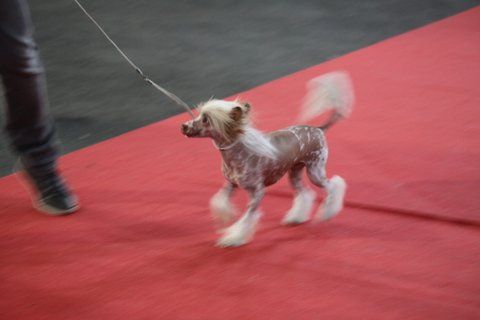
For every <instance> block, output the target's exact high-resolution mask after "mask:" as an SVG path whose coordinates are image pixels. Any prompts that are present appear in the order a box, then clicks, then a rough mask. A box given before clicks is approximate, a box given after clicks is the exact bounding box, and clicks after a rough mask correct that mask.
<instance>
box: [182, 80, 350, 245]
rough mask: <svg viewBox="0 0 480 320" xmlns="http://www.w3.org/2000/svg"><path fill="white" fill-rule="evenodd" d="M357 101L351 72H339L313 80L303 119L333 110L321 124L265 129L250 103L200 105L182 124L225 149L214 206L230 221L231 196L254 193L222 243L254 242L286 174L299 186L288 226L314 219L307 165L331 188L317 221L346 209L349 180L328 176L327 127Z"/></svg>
mask: <svg viewBox="0 0 480 320" xmlns="http://www.w3.org/2000/svg"><path fill="white" fill-rule="evenodd" d="M352 104H353V91H352V89H351V84H350V80H349V77H348V75H346V74H345V73H340V72H335V73H330V74H326V75H323V76H321V77H318V78H315V79H313V80H311V81H310V82H309V92H308V94H307V96H306V98H305V102H304V107H303V112H302V114H301V115H300V119H302V120H306V119H307V120H308V119H309V118H312V117H315V116H317V115H319V114H321V113H324V112H326V111H331V114H330V117H329V118H328V119H327V121H326V122H325V123H324V124H322V125H321V126H318V127H312V126H307V125H296V126H291V127H288V128H285V129H281V130H277V131H273V132H269V133H263V132H261V131H259V130H257V129H255V128H254V126H253V125H252V123H251V121H250V112H251V106H250V104H249V103H245V102H241V101H238V100H235V101H226V100H210V101H208V102H206V103H203V104H201V105H199V106H198V109H199V116H198V117H196V118H195V119H193V120H190V121H187V122H185V123H183V124H182V125H181V131H182V133H183V134H184V135H185V136H187V137H208V138H211V139H213V144H214V145H215V147H216V148H217V149H218V150H219V151H220V153H221V155H222V158H223V164H222V172H223V175H224V177H225V179H226V183H225V185H224V186H223V187H222V188H221V189H220V190H219V191H218V192H217V193H216V194H215V195H214V196H213V197H212V198H211V200H210V209H211V212H212V214H213V216H214V218H215V220H216V221H217V222H218V223H221V224H222V225H224V226H225V225H228V223H229V222H231V221H232V219H233V218H234V217H235V209H234V208H233V206H232V204H231V203H230V198H231V196H232V194H233V192H234V191H235V189H237V188H241V189H244V190H246V191H247V192H248V194H249V197H250V200H249V202H248V206H247V210H246V212H245V213H244V214H243V215H242V216H241V217H240V218H239V219H238V220H237V221H236V222H235V223H233V224H232V225H231V226H229V227H227V228H225V229H223V230H222V233H223V234H222V236H221V237H220V239H219V240H218V242H217V245H218V246H220V247H236V246H241V245H244V244H246V243H248V242H250V241H251V240H252V238H253V235H254V233H255V230H256V226H257V224H258V221H259V219H260V217H261V215H262V214H261V212H260V209H259V207H260V202H261V200H262V198H263V197H264V194H265V188H266V187H268V186H270V185H273V184H274V183H276V182H277V181H278V180H280V178H282V177H283V176H284V175H285V174H288V179H289V181H290V183H291V185H292V187H293V189H294V190H295V198H294V201H293V205H292V207H291V209H290V210H289V211H288V212H287V213H286V215H285V216H284V218H283V220H282V223H283V224H284V225H296V224H301V223H304V222H307V221H308V220H309V219H310V212H311V211H312V208H313V205H314V202H315V198H316V192H314V191H312V190H311V189H309V188H308V187H307V186H306V185H305V184H304V183H303V182H302V173H303V169H304V168H306V171H307V176H308V178H309V179H310V181H311V182H312V183H313V184H314V185H315V186H318V187H320V188H323V189H325V190H326V192H327V196H326V198H325V200H324V201H323V203H322V205H321V208H320V209H319V211H318V213H317V220H320V221H326V220H329V219H331V218H332V217H334V216H335V215H337V214H338V213H339V212H340V210H341V209H342V208H343V200H344V195H345V191H346V187H347V185H346V183H345V181H344V179H343V178H341V177H340V176H333V177H332V178H331V179H329V178H328V177H327V173H326V170H325V165H326V162H327V157H328V147H327V143H326V140H325V131H326V130H327V129H328V128H330V127H331V126H332V125H333V124H335V123H336V122H337V121H339V120H340V119H342V118H345V117H347V116H348V115H349V114H350V112H351V110H352Z"/></svg>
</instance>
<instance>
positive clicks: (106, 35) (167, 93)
mask: <svg viewBox="0 0 480 320" xmlns="http://www.w3.org/2000/svg"><path fill="white" fill-rule="evenodd" d="M73 1H75V3H76V4H77V5H78V7H79V8H80V9H81V10H82V11H83V13H84V14H85V15H86V16H87V17H88V18H89V19H90V20H91V21H92V22H93V24H94V25H95V26H96V27H97V28H98V30H100V32H101V33H102V34H103V35H104V36H105V38H106V39H107V40H108V42H110V44H111V45H112V46H113V47H114V48H115V49H116V50H117V51H118V53H119V54H120V55H121V56H122V57H123V58H124V59H125V60H126V61H127V62H128V64H130V65H131V66H132V68H133V69H135V71H136V72H137V73H138V74H139V75H140V77H141V78H142V79H143V80H144V81H145V82H147V83H148V84H150V85H152V86H153V87H154V88H155V89H157V90H158V91H160V92H161V93H163V94H164V95H166V96H167V97H168V98H170V100H172V101H174V102H175V103H176V104H177V105H179V106H181V107H182V108H184V109H185V110H186V111H187V112H188V114H189V115H190V116H191V117H192V119H193V118H195V115H194V114H193V111H192V108H190V107H189V106H188V104H186V103H185V102H184V101H183V100H182V99H180V98H179V97H177V96H176V95H175V94H173V93H171V92H170V91H168V90H167V89H165V88H163V87H161V86H160V85H158V84H157V83H155V82H154V81H153V80H151V79H150V78H149V77H147V76H146V75H145V74H144V73H143V71H142V70H141V69H140V68H139V67H138V66H137V65H136V64H135V63H133V61H132V60H130V58H129V57H128V56H127V55H126V54H125V53H124V52H123V51H122V49H120V48H119V47H118V46H117V44H116V43H115V42H114V41H113V40H112V39H111V38H110V37H109V36H108V34H107V33H106V32H105V30H103V28H102V27H101V26H100V25H99V24H98V22H97V21H96V20H95V19H94V18H93V17H92V16H91V15H90V14H89V13H88V11H87V10H85V8H84V7H83V6H82V5H81V4H80V2H78V1H77V0H73Z"/></svg>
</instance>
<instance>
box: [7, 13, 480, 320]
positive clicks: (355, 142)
mask: <svg viewBox="0 0 480 320" xmlns="http://www.w3.org/2000/svg"><path fill="white" fill-rule="evenodd" d="M479 39H480V8H478V7H477V8H475V9H473V10H470V11H467V12H465V13H462V14H460V15H457V16H454V17H451V18H449V19H446V20H443V21H440V22H438V23H435V24H432V25H429V26H427V27H424V28H421V29H418V30H415V31H413V32H409V33H407V34H404V35H401V36H399V37H395V38H392V39H390V40H388V41H384V42H382V43H379V44H376V45H374V46H371V47H368V48H365V49H362V50H360V51H357V52H354V53H352V54H349V55H346V56H344V57H341V58H339V59H335V60H332V61H329V62H327V63H324V64H321V65H319V66H315V67H312V68H309V69H307V70H303V71H301V72H298V73H295V74H293V75H290V76H288V77H285V78H282V79H279V80H277V81H274V82H271V83H268V84H266V85H264V86H261V87H258V88H255V89H253V90H251V91H248V92H245V93H242V94H241V96H242V97H243V98H244V99H247V100H248V101H250V102H252V105H253V108H254V109H255V110H256V111H257V112H256V113H257V116H258V123H259V126H260V127H261V128H262V129H266V130H268V129H274V128H279V127H282V126H287V125H290V124H292V123H291V119H292V118H294V117H295V115H296V114H297V110H298V106H299V104H300V101H301V98H302V97H303V95H304V92H305V91H304V90H305V82H306V80H308V79H310V78H312V77H314V76H317V75H319V74H322V73H325V72H328V71H332V70H337V69H343V70H348V71H349V72H350V73H351V75H352V77H353V80H354V82H355V88H356V93H357V104H356V110H355V111H354V113H353V116H352V118H351V119H349V120H348V121H345V122H343V123H341V124H339V125H338V126H336V127H335V128H333V129H332V130H331V131H330V132H329V133H328V138H329V144H330V149H331V158H330V163H329V174H330V175H332V174H340V175H341V176H343V177H345V179H346V180H347V182H348V183H349V191H348V193H347V200H348V206H347V208H345V210H344V211H343V212H342V214H341V215H340V216H339V217H338V218H337V219H335V220H333V221H331V222H330V223H326V224H319V225H311V224H307V225H304V226H300V227H295V228H283V227H281V226H279V221H280V219H281V217H282V215H283V213H284V212H285V211H286V210H287V209H288V207H289V206H290V203H291V197H290V194H291V191H290V190H289V189H288V187H287V185H286V182H285V181H283V182H282V183H280V184H279V185H276V186H274V187H273V188H271V189H270V192H269V194H268V195H267V197H266V200H265V201H264V203H263V209H264V211H265V213H266V215H265V219H264V220H263V221H262V223H261V226H260V229H259V231H258V233H257V235H256V237H255V240H254V242H253V243H252V244H250V245H248V246H245V247H242V248H238V249H230V250H226V249H218V248H215V247H214V246H213V243H214V240H215V237H216V235H215V234H214V232H213V229H212V226H211V221H210V218H209V213H208V210H207V204H208V200H209V197H210V196H211V195H212V194H213V193H214V192H215V191H216V189H217V188H218V187H220V186H221V184H222V183H223V179H222V177H221V174H220V171H219V169H220V156H219V154H218V153H217V152H216V150H215V149H214V148H213V147H212V145H211V142H210V141H207V140H193V139H192V140H187V139H185V138H183V137H182V136H181V135H180V133H179V124H180V122H181V121H182V120H184V119H186V117H185V115H181V116H178V117H174V118H171V119H169V120H166V121H162V122H159V123H156V124H154V125H151V126H148V127H145V128H142V129H140V130H136V131H134V132H130V133H128V134H125V135H123V136H120V137H118V138H115V139H111V140H108V141H106V142H103V143H100V144H98V145H95V146H92V147H90V148H86V149H84V150H81V151H78V152H74V153H72V154H69V155H67V156H66V157H64V158H63V160H62V161H63V163H62V166H63V168H64V171H65V173H66V174H67V176H68V177H69V180H70V182H71V183H72V185H73V186H75V189H76V191H77V192H78V194H79V196H80V197H81V199H82V203H83V209H82V210H81V211H80V212H79V213H78V214H75V215H72V216H69V217H65V218H50V217H44V216H41V215H39V214H37V213H35V212H34V211H33V210H32V209H30V207H29V203H28V200H27V199H28V197H27V195H26V194H25V192H24V191H23V189H22V187H21V186H20V185H19V184H18V183H17V181H16V179H15V177H13V176H9V177H6V178H3V179H1V180H0V203H1V207H0V318H1V319H49V320H50V319H62V320H63V319H353V318H355V319H478V318H480V273H479V270H480V268H479V267H480V258H479V257H480V228H479V226H480V215H479V213H480V200H479V197H478V192H479V190H480V171H479V163H480V139H479V137H480V125H479V123H478V119H479V115H480V111H479V109H478V108H479V106H480V92H479V89H478V86H479V83H480V41H479ZM237 200H238V201H240V202H242V200H243V198H242V196H240V197H239V199H237ZM426 218H428V219H426ZM454 222H459V223H454Z"/></svg>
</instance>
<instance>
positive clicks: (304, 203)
mask: <svg viewBox="0 0 480 320" xmlns="http://www.w3.org/2000/svg"><path fill="white" fill-rule="evenodd" d="M316 197H317V194H316V193H315V192H314V191H312V190H309V189H307V190H304V191H302V192H301V193H299V194H297V195H296V196H295V199H294V200H293V206H292V208H291V209H290V210H289V211H288V212H287V214H286V215H285V216H284V217H283V220H282V224H283V225H292V224H300V223H304V222H307V221H308V220H309V219H310V213H311V211H312V207H313V204H314V202H315V198H316Z"/></svg>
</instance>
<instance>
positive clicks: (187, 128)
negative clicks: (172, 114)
mask: <svg viewBox="0 0 480 320" xmlns="http://www.w3.org/2000/svg"><path fill="white" fill-rule="evenodd" d="M181 131H182V133H183V134H184V135H186V136H187V137H193V136H196V135H198V130H197V129H196V128H195V126H194V125H193V122H192V121H188V122H185V123H182V126H181Z"/></svg>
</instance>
